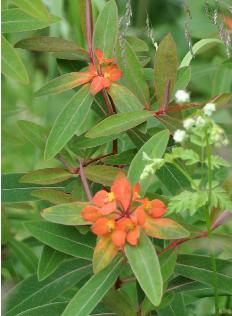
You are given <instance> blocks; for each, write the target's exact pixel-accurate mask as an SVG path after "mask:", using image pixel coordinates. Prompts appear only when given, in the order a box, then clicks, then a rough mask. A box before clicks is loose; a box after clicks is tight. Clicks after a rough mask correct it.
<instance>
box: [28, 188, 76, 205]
mask: <svg viewBox="0 0 232 316" xmlns="http://www.w3.org/2000/svg"><path fill="white" fill-rule="evenodd" d="M31 195H32V196H35V197H37V198H38V199H41V200H45V201H48V202H50V203H52V204H61V203H71V202H74V201H76V199H75V197H73V196H72V195H71V194H68V193H64V192H62V191H58V190H54V189H41V190H34V191H32V193H31Z"/></svg>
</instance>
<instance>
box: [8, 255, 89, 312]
mask: <svg viewBox="0 0 232 316" xmlns="http://www.w3.org/2000/svg"><path fill="white" fill-rule="evenodd" d="M90 273H91V265H90V264H89V262H86V261H84V260H80V259H78V260H69V261H66V262H64V263H63V264H62V265H61V266H60V267H59V269H58V270H57V271H56V272H55V273H54V274H52V275H51V276H50V277H49V278H47V279H46V280H44V281H41V282H39V281H38V280H37V277H36V276H35V275H33V276H30V277H29V278H28V279H25V280H24V281H22V282H21V283H19V284H18V285H17V286H16V287H15V288H13V289H12V290H11V291H10V292H9V294H8V296H7V301H6V304H5V313H4V314H3V315H4V316H15V315H20V313H23V312H26V311H27V312H28V313H29V312H30V310H31V309H32V308H35V307H39V306H41V305H45V304H47V303H49V302H52V301H54V300H55V299H56V298H57V296H59V295H61V294H62V293H63V292H64V291H65V290H66V289H68V288H70V287H72V286H74V285H75V284H77V283H78V282H79V281H80V280H82V279H83V278H84V277H85V276H87V275H89V274H90ZM25 315H27V314H25Z"/></svg>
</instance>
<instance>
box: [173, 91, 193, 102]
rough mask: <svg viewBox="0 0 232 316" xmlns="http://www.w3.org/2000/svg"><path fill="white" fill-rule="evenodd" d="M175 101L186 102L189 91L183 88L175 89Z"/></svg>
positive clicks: (188, 98) (188, 97)
mask: <svg viewBox="0 0 232 316" xmlns="http://www.w3.org/2000/svg"><path fill="white" fill-rule="evenodd" d="M175 101H176V103H186V102H189V101H190V96H189V93H188V92H186V91H185V90H177V91H176V93H175Z"/></svg>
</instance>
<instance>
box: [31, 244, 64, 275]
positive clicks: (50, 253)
mask: <svg viewBox="0 0 232 316" xmlns="http://www.w3.org/2000/svg"><path fill="white" fill-rule="evenodd" d="M65 258H66V255H64V254H63V253H62V252H59V251H57V250H55V249H53V248H50V247H48V246H44V247H43V250H42V253H41V256H40V259H39V265H38V269H37V276H38V280H39V281H43V280H45V279H46V278H47V277H49V275H51V274H52V273H53V272H54V271H56V270H57V268H58V267H59V266H60V264H61V263H62V261H64V259H65Z"/></svg>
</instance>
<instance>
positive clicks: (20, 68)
mask: <svg viewBox="0 0 232 316" xmlns="http://www.w3.org/2000/svg"><path fill="white" fill-rule="evenodd" d="M1 40H2V57H1V58H2V73H3V74H4V75H5V76H7V77H9V78H11V79H14V80H16V81H19V82H21V83H23V84H28V83H29V78H28V74H27V70H26V68H25V67H24V64H23V63H22V61H21V59H20V57H19V55H18V53H17V52H16V50H15V49H14V48H13V47H12V46H11V44H10V43H9V42H8V41H7V40H6V39H5V37H4V36H2V39H1Z"/></svg>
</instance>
